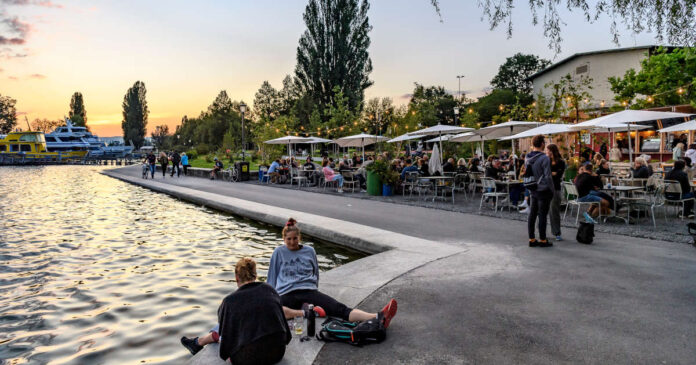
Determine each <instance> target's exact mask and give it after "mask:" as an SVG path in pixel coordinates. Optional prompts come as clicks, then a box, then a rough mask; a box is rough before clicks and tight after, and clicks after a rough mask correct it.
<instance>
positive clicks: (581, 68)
mask: <svg viewBox="0 0 696 365" xmlns="http://www.w3.org/2000/svg"><path fill="white" fill-rule="evenodd" d="M588 69H589V66H588V65H582V66H579V67H576V68H575V74H576V75H580V74H584V73H586V72H587V70H588Z"/></svg>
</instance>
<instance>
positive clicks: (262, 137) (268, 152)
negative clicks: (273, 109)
mask: <svg viewBox="0 0 696 365" xmlns="http://www.w3.org/2000/svg"><path fill="white" fill-rule="evenodd" d="M297 124H298V122H297V120H296V119H295V118H293V117H291V116H286V115H283V116H280V117H278V118H276V119H274V120H268V119H264V118H262V119H261V120H258V121H256V122H255V123H253V125H252V126H251V128H252V129H253V131H254V139H253V141H254V143H255V144H256V146H258V148H259V154H260V158H261V159H262V160H263V161H270V160H272V159H274V158H277V157H278V156H280V155H282V154H283V151H285V149H286V148H287V146H286V145H275V144H265V143H264V141H268V140H271V139H275V138H279V137H282V136H284V135H285V131H286V130H292V129H294V128H295V126H296V125H297Z"/></svg>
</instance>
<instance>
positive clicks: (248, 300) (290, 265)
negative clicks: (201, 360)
mask: <svg viewBox="0 0 696 365" xmlns="http://www.w3.org/2000/svg"><path fill="white" fill-rule="evenodd" d="M300 238H301V236H300V229H299V228H298V227H297V222H296V221H295V220H294V219H292V218H290V219H289V220H288V222H287V224H286V225H285V227H284V228H283V241H284V243H285V244H284V245H283V246H279V247H277V248H276V249H275V250H274V251H273V256H271V262H270V265H269V268H268V279H267V282H266V283H262V282H257V281H256V263H255V262H254V260H253V259H250V258H243V259H241V260H239V262H237V265H236V267H235V278H236V281H237V287H238V289H237V291H236V292H234V293H232V294H230V295H228V296H227V297H226V298H225V299H224V300H223V301H222V304H221V305H220V307H219V308H218V325H217V326H215V328H213V329H212V330H211V331H210V332H209V333H208V334H207V335H205V336H201V337H196V338H186V337H182V338H181V343H182V344H183V345H184V346H185V347H186V348H187V349H188V350H189V351H190V352H191V353H192V354H196V353H197V352H198V351H200V350H201V349H203V346H205V345H207V344H209V343H213V342H220V358H222V359H223V360H227V359H230V360H231V362H232V364H235V365H239V364H275V363H277V362H279V361H280V360H281V359H282V358H283V355H284V354H285V346H286V345H287V344H288V343H289V342H290V339H291V337H292V336H291V334H290V330H289V328H288V324H287V322H286V319H291V318H294V317H299V316H306V315H307V312H308V310H307V307H308V305H309V304H313V305H314V310H315V312H316V314H317V316H319V317H324V316H327V315H328V316H330V317H337V318H341V319H344V320H348V321H351V322H357V321H367V320H370V319H373V318H379V319H380V320H381V321H382V323H383V324H384V327H385V328H387V327H389V323H390V321H391V320H392V318H394V315H396V310H397V303H396V300H394V299H392V300H390V301H389V303H387V305H385V306H384V308H382V310H381V311H380V312H379V313H368V312H364V311H362V310H360V309H353V308H349V307H347V306H346V305H345V304H343V303H340V302H338V301H337V300H335V299H333V298H331V297H330V296H328V295H326V294H324V293H322V292H320V291H319V290H318V283H319V265H318V264H317V255H316V252H315V251H314V249H313V248H312V247H309V246H304V245H301V244H300Z"/></svg>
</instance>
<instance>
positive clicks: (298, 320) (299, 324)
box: [295, 316, 304, 336]
mask: <svg viewBox="0 0 696 365" xmlns="http://www.w3.org/2000/svg"><path fill="white" fill-rule="evenodd" d="M303 329H304V317H302V316H298V317H295V334H296V335H298V336H302V333H303V332H304V331H303Z"/></svg>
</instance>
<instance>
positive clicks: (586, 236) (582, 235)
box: [575, 222, 594, 245]
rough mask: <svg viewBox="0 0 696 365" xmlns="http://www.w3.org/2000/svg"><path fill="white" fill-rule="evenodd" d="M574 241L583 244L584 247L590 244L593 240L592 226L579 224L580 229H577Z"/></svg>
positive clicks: (584, 223)
mask: <svg viewBox="0 0 696 365" xmlns="http://www.w3.org/2000/svg"><path fill="white" fill-rule="evenodd" d="M575 239H576V240H577V241H578V242H580V243H584V244H586V245H589V244H591V243H592V240H593V239H594V224H592V223H586V222H580V227H578V234H577V236H575Z"/></svg>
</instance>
